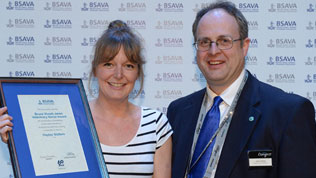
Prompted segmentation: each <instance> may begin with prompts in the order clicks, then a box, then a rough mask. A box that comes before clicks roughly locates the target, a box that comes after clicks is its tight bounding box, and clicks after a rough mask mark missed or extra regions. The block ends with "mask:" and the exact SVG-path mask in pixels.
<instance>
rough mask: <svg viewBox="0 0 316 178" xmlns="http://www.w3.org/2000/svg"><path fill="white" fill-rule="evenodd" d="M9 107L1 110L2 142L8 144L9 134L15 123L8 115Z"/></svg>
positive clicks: (0, 130) (0, 131) (0, 127)
mask: <svg viewBox="0 0 316 178" xmlns="http://www.w3.org/2000/svg"><path fill="white" fill-rule="evenodd" d="M7 110H8V109H7V107H2V108H0V135H1V140H2V141H3V142H5V143H7V142H8V132H9V131H11V130H12V126H13V123H12V122H11V120H12V117H11V116H9V115H8V114H6V112H7Z"/></svg>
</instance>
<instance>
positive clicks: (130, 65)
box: [126, 64, 135, 69]
mask: <svg viewBox="0 0 316 178" xmlns="http://www.w3.org/2000/svg"><path fill="white" fill-rule="evenodd" d="M126 67H127V68H128V69H134V68H135V66H134V65H133V64H126Z"/></svg>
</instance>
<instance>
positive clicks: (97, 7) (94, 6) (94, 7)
mask: <svg viewBox="0 0 316 178" xmlns="http://www.w3.org/2000/svg"><path fill="white" fill-rule="evenodd" d="M109 9H110V7H109V4H108V3H107V2H99V1H93V2H89V3H86V2H85V3H83V7H82V8H81V11H109Z"/></svg>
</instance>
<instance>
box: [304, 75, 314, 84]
mask: <svg viewBox="0 0 316 178" xmlns="http://www.w3.org/2000/svg"><path fill="white" fill-rule="evenodd" d="M312 82H313V80H312V76H311V75H309V74H308V75H307V76H306V79H305V83H312Z"/></svg>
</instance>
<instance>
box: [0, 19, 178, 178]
mask: <svg viewBox="0 0 316 178" xmlns="http://www.w3.org/2000/svg"><path fill="white" fill-rule="evenodd" d="M141 49H142V46H141V42H140V39H139V38H138V37H137V36H136V35H135V34H134V33H133V32H132V30H131V29H130V28H129V27H128V26H127V25H126V24H125V23H124V22H122V21H120V20H116V21H113V22H111V23H110V25H109V27H108V29H107V30H106V31H105V32H104V34H103V35H102V36H101V37H100V38H99V39H98V41H97V43H96V46H95V55H94V59H93V61H92V67H91V68H92V69H91V75H90V80H91V76H92V77H95V78H96V79H97V81H98V86H99V94H98V96H97V98H96V99H95V100H92V101H91V102H90V103H89V104H90V108H91V112H92V116H93V119H94V122H95V127H96V130H97V133H98V137H99V141H100V143H101V148H102V152H103V155H104V159H105V162H106V165H107V168H108V172H109V175H110V177H111V178H130V177H140V178H149V177H154V178H168V177H171V149H172V142H171V137H170V136H171V134H172V130H171V126H170V125H169V122H168V119H167V118H166V116H165V115H163V114H162V113H160V112H158V111H156V110H152V109H149V108H146V107H140V106H136V105H134V104H133V103H131V102H130V101H129V100H128V96H129V94H130V93H131V91H132V90H133V88H134V85H135V82H136V80H137V79H140V83H141V85H140V86H141V88H140V90H139V91H140V92H141V90H142V87H143V80H144V74H143V64H144V60H143V57H142V55H141ZM5 111H6V108H2V109H1V110H0V115H1V117H2V118H0V133H1V138H2V140H3V141H6V140H7V137H6V134H5V133H6V132H7V131H9V130H11V129H12V123H11V122H10V120H11V119H12V118H11V117H10V116H8V115H4V114H3V113H4V112H5Z"/></svg>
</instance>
